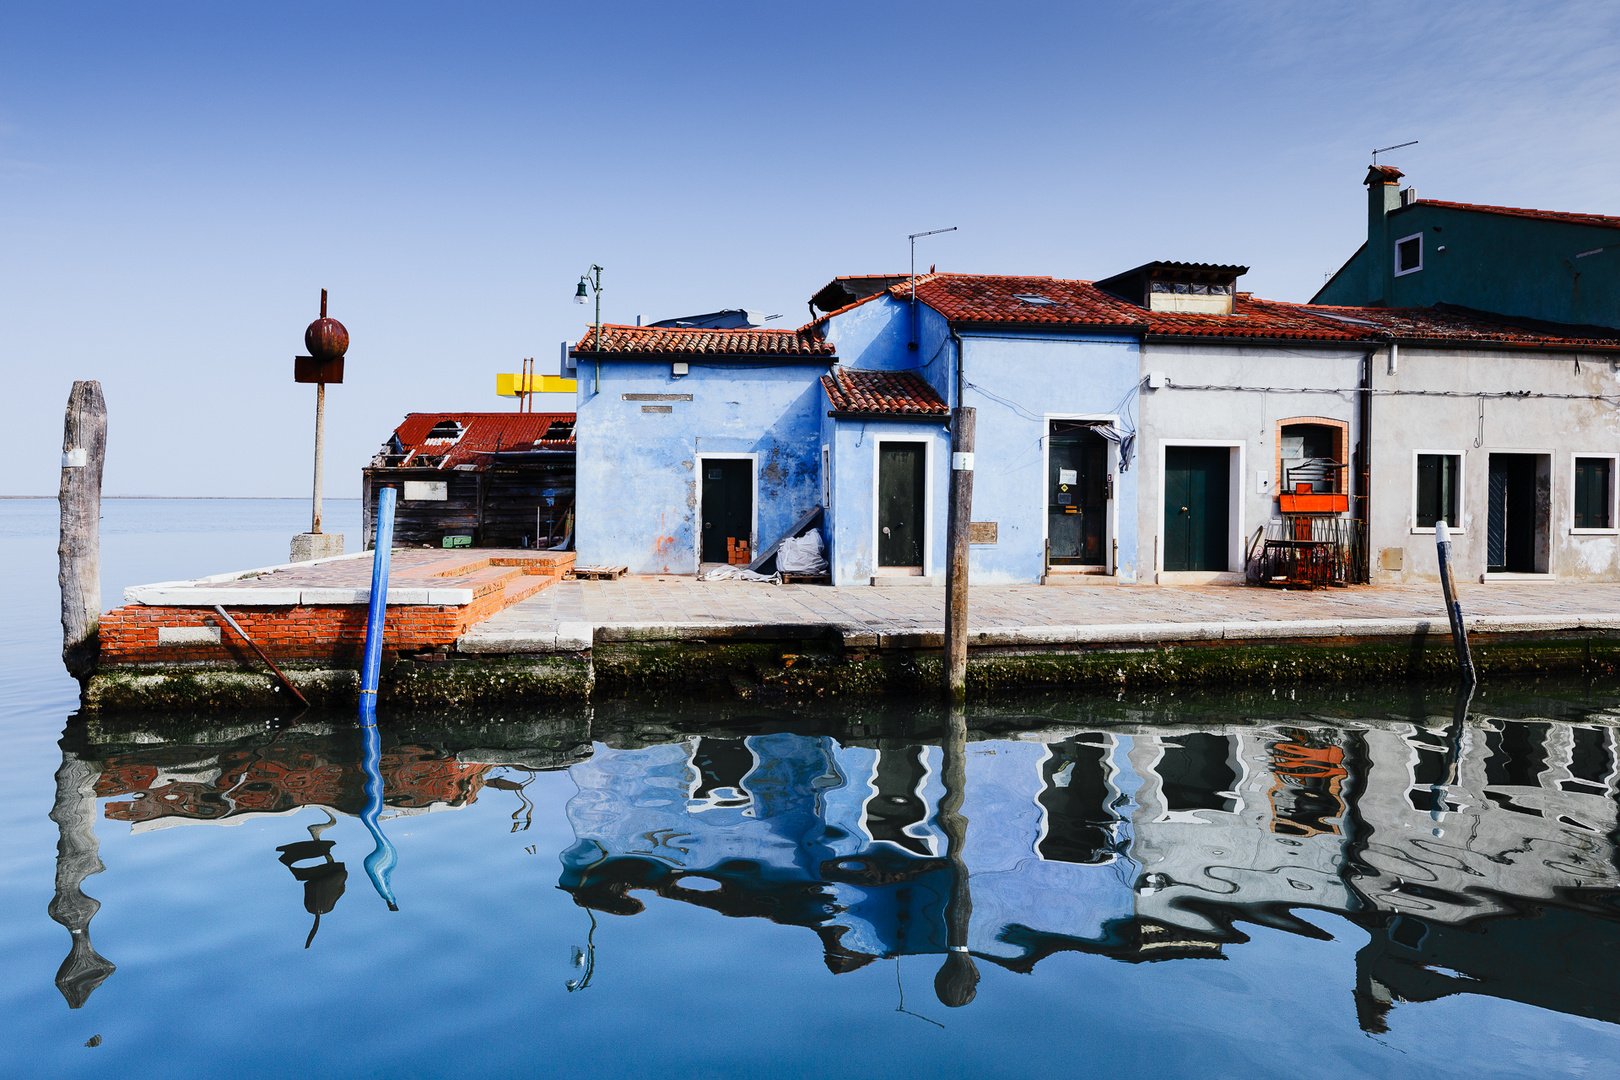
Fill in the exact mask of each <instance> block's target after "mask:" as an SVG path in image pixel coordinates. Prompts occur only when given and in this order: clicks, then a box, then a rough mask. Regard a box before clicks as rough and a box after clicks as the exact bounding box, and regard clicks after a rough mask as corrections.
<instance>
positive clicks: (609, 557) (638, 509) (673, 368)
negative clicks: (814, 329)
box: [572, 326, 834, 574]
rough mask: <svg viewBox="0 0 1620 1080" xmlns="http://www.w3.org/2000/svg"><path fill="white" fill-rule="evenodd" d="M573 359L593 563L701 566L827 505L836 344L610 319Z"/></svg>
mask: <svg viewBox="0 0 1620 1080" xmlns="http://www.w3.org/2000/svg"><path fill="white" fill-rule="evenodd" d="M572 355H573V356H574V358H575V360H576V362H577V364H578V384H579V385H578V401H579V404H578V409H577V419H576V423H575V440H576V445H577V447H578V450H577V455H578V456H577V466H576V480H575V489H576V491H577V494H576V496H575V499H576V507H577V515H576V518H575V521H576V525H575V532H576V544H575V547H576V548H577V550H578V552H579V561H580V564H581V565H593V566H625V567H628V568H629V570H630V572H631V573H633V574H693V573H697V572H698V571H699V569H700V564H703V563H725V562H727V561H728V554H729V552H730V550H731V546H732V545H735V544H737V543H739V542H743V543H746V544H747V545H748V547H749V550H754V549H755V548H757V547H758V544H759V541H760V540H761V539H765V541H766V542H767V543H769V542H771V541H773V540H775V539H776V538H779V537H780V536H782V535H783V534H784V533H785V532H787V531H788V530H789V529H790V528H791V527H792V526H793V524H794V522H796V521H798V520H799V519H800V518H801V517H802V516H803V515H804V513H805V512H806V511H807V510H811V509H814V508H815V506H816V503H817V500H818V499H819V497H820V496H819V491H820V470H821V466H820V461H819V456H818V451H817V447H818V442H817V435H818V432H819V430H820V424H819V421H818V419H817V417H818V415H819V413H818V405H819V401H820V398H821V394H822V391H821V385H820V382H819V379H820V377H821V375H823V374H824V373H825V372H826V371H827V370H828V368H829V366H830V365H831V364H832V362H833V359H834V354H833V346H832V345H831V344H830V343H829V342H827V341H824V340H822V339H821V338H819V337H818V336H816V335H815V334H813V333H810V332H808V331H795V330H761V329H754V328H747V329H729V330H715V329H706V328H680V329H669V328H659V327H639V326H603V327H602V332H601V337H600V342H598V340H597V335H596V334H595V332H594V331H593V332H592V333H589V334H587V335H586V336H585V337H584V338H583V339H582V340H581V341H580V342H579V345H578V346H577V347H576V348H575V349H574V350H573V351H572ZM728 541H729V544H728Z"/></svg>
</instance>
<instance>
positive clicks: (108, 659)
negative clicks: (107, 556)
mask: <svg viewBox="0 0 1620 1080" xmlns="http://www.w3.org/2000/svg"><path fill="white" fill-rule="evenodd" d="M561 562H562V561H561V560H559V561H558V565H554V566H550V567H548V568H547V572H543V573H538V574H536V573H533V572H531V573H529V574H526V575H523V576H521V577H519V578H518V579H516V581H515V583H514V584H516V583H518V582H520V583H522V585H523V586H524V587H522V588H515V589H508V588H496V589H492V590H490V591H488V592H486V593H484V594H483V595H481V596H478V597H477V598H476V599H474V600H473V602H472V603H470V604H466V605H463V606H458V607H447V606H436V605H427V604H420V605H418V604H408V605H407V604H390V605H389V606H388V610H387V612H386V614H385V616H384V621H383V648H384V649H387V650H391V651H396V652H422V651H426V650H429V649H433V648H436V647H438V646H441V645H452V644H454V643H455V641H456V639H457V638H459V637H460V636H461V635H462V634H463V633H465V632H466V630H467V628H468V627H470V626H472V625H473V624H474V623H478V622H482V621H483V620H484V619H487V618H489V617H490V616H491V615H494V614H495V613H496V612H498V611H500V610H502V609H503V608H505V607H507V606H509V605H510V604H512V603H515V602H516V601H517V600H520V599H523V598H524V597H527V596H530V595H533V593H534V592H538V591H540V589H543V588H546V587H548V586H549V585H551V584H552V583H553V582H555V581H557V580H560V578H561V576H562V574H563V573H564V572H565V571H566V570H567V569H568V568H569V567H568V565H562V564H561ZM567 563H568V564H570V565H571V563H572V559H571V558H570V559H568V560H567ZM537 578H538V579H541V580H536V579H537ZM452 580H453V579H452ZM530 585H532V586H533V587H532V589H531V588H528V587H527V586H530ZM226 610H227V611H229V612H230V613H231V617H232V618H233V619H235V620H236V621H237V623H238V624H239V625H240V626H241V627H242V629H243V630H245V631H247V633H248V634H249V635H250V636H251V637H252V638H253V640H254V641H255V642H257V643H258V645H259V647H260V648H261V649H263V650H264V651H265V652H266V653H268V654H269V655H270V658H271V659H272V660H274V661H276V662H277V663H280V662H281V661H283V660H289V661H290V660H315V661H321V662H324V663H331V664H338V665H354V664H358V663H359V662H360V658H361V654H362V652H363V651H364V649H365V643H366V605H365V604H333V605H320V606H304V605H297V606H293V607H237V608H233V607H230V606H229V605H227V606H226ZM165 626H195V627H202V626H214V627H218V628H219V637H220V640H219V643H218V644H217V645H216V644H187V645H159V644H158V628H159V627H165ZM197 662H208V663H221V664H255V665H256V664H258V663H259V660H258V657H257V656H255V655H254V652H253V650H252V649H251V648H250V647H249V646H248V645H247V643H246V642H244V641H243V640H242V639H241V638H240V637H239V636H237V633H236V631H234V630H232V629H231V628H230V627H229V626H227V625H225V623H224V620H223V619H221V618H220V617H219V613H218V612H216V611H214V609H213V608H211V607H196V608H186V607H148V606H146V605H144V604H131V605H129V606H127V607H121V608H115V609H114V610H112V611H109V612H107V613H106V614H105V615H103V616H102V617H101V665H102V666H103V667H117V666H119V665H124V664H183V663H197Z"/></svg>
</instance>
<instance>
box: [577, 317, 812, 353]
mask: <svg viewBox="0 0 1620 1080" xmlns="http://www.w3.org/2000/svg"><path fill="white" fill-rule="evenodd" d="M595 350H596V330H595V329H594V328H593V329H590V330H587V331H586V332H585V336H584V337H582V338H580V339H579V344H577V345H575V346H574V348H573V353H574V355H575V356H596V355H598V354H597V352H596V351H595ZM836 352H837V350H835V349H834V348H833V347H832V345H830V344H828V343H827V342H825V341H823V340H821V338H819V337H818V336H816V335H815V334H813V333H810V332H809V331H808V330H760V329H758V328H753V329H746V330H707V329H702V328H696V327H665V326H617V325H609V324H605V323H604V324H603V326H602V352H601V354H600V355H603V356H605V355H607V354H609V353H613V354H617V355H621V356H623V355H639V356H804V357H831V356H834V355H835V354H836Z"/></svg>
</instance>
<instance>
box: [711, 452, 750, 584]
mask: <svg viewBox="0 0 1620 1080" xmlns="http://www.w3.org/2000/svg"><path fill="white" fill-rule="evenodd" d="M752 472H753V462H751V461H748V460H747V459H745V458H725V459H719V460H716V459H714V458H709V459H708V460H706V461H704V462H703V561H704V562H721V563H723V562H727V561H729V559H728V555H729V551H728V550H727V547H726V538H727V537H728V536H729V537H731V538H733V539H735V540H743V541H748V540H751V539H752V538H751V537H750V535H749V534H750V533H751V532H752V531H753V528H754V489H753V484H752V479H753V477H752Z"/></svg>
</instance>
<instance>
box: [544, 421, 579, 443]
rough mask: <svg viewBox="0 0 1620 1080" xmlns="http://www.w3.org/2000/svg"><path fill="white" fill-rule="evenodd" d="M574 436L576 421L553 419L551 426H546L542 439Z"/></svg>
mask: <svg viewBox="0 0 1620 1080" xmlns="http://www.w3.org/2000/svg"><path fill="white" fill-rule="evenodd" d="M573 437H574V422H573V421H572V420H553V421H552V422H551V426H550V427H548V428H546V433H545V434H544V435H542V436H541V438H542V439H572V438H573Z"/></svg>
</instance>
